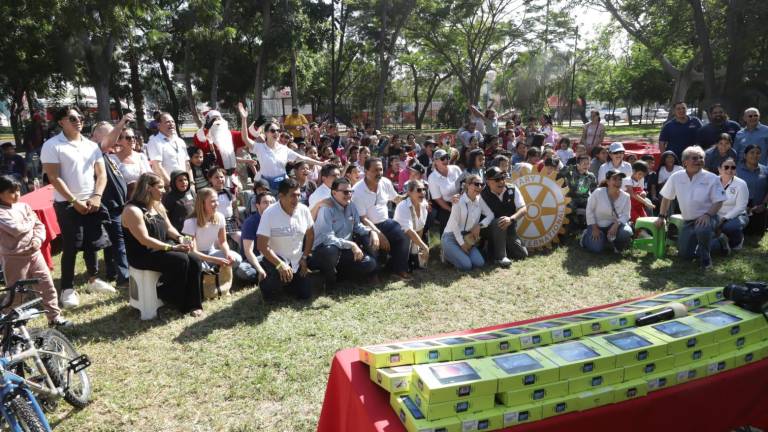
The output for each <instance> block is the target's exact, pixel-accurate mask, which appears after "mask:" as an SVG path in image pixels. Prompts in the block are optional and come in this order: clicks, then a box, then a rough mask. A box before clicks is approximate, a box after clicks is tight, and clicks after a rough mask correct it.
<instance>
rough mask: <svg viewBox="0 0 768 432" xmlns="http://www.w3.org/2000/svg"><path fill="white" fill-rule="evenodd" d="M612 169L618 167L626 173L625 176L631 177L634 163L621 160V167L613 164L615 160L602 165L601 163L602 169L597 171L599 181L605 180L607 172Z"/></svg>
mask: <svg viewBox="0 0 768 432" xmlns="http://www.w3.org/2000/svg"><path fill="white" fill-rule="evenodd" d="M610 169H617V170H619V171H621V172H622V173H624V175H625V176H627V177H629V176H631V175H632V164H631V163H629V162H627V161H621V166H620V167H619V168H616V167H615V166H613V162H611V161H608V162H606V163H604V164H602V165H600V169H599V170H598V171H597V182H598V183H600V182H602V181H603V180H605V173H607V172H608V170H610Z"/></svg>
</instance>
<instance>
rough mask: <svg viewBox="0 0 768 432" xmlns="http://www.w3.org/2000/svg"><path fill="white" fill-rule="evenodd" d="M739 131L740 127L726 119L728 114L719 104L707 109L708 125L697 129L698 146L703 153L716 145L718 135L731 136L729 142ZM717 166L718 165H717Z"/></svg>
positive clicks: (718, 138)
mask: <svg viewBox="0 0 768 432" xmlns="http://www.w3.org/2000/svg"><path fill="white" fill-rule="evenodd" d="M739 129H741V125H739V124H738V123H736V122H735V121H733V120H729V119H728V114H726V113H725V109H723V106H722V105H720V104H719V103H717V104H714V105H712V106H711V107H710V108H709V123H707V124H706V125H705V126H702V128H701V129H699V138H698V141H699V145H700V146H701V148H703V149H704V151H707V150H709V148H710V147H712V146H713V145H715V144H717V142H718V141H719V140H720V135H722V134H724V133H727V134H728V135H730V136H731V142H733V140H734V139H735V138H736V132H738V131H739ZM718 166H719V165H718Z"/></svg>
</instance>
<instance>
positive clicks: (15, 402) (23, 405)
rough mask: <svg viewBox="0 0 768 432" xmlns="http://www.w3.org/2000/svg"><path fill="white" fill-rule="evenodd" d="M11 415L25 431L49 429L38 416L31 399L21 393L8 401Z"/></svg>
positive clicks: (36, 431) (44, 430) (44, 431)
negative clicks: (30, 401)
mask: <svg viewBox="0 0 768 432" xmlns="http://www.w3.org/2000/svg"><path fill="white" fill-rule="evenodd" d="M8 405H9V408H10V410H11V415H13V416H14V417H15V418H16V421H17V422H18V423H19V427H21V430H23V431H25V432H46V431H47V430H48V429H46V428H45V426H43V422H41V421H40V419H39V418H38V417H37V413H36V412H35V410H34V409H33V408H32V405H30V403H29V401H28V400H27V399H25V398H24V397H22V396H21V395H16V396H14V397H13V399H11V400H10V402H9V403H8Z"/></svg>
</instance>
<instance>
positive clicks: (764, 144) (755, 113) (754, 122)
mask: <svg viewBox="0 0 768 432" xmlns="http://www.w3.org/2000/svg"><path fill="white" fill-rule="evenodd" d="M744 124H745V126H744V129H742V130H740V131H739V132H738V133H737V134H736V141H735V142H734V149H735V150H736V153H737V154H738V155H739V161H742V160H743V159H744V149H745V148H746V147H747V146H748V145H749V144H754V145H756V146H758V147H759V148H760V163H761V164H763V165H768V126H766V125H764V124H762V123H760V111H759V110H758V109H757V108H747V109H746V110H744Z"/></svg>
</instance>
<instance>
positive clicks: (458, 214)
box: [445, 193, 493, 246]
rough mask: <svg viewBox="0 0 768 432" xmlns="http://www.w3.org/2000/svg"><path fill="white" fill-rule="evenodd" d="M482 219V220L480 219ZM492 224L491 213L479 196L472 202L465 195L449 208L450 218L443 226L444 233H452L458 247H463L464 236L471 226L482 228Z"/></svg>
mask: <svg viewBox="0 0 768 432" xmlns="http://www.w3.org/2000/svg"><path fill="white" fill-rule="evenodd" d="M482 216H485V217H483V219H482V220H480V218H481V217H482ZM491 222H493V211H491V209H490V208H488V205H487V204H485V201H483V199H482V198H480V195H478V196H477V197H475V200H474V201H472V200H470V199H469V197H468V196H467V194H466V193H463V194H462V195H461V198H460V199H459V202H458V203H457V204H455V205H454V206H453V207H451V216H450V217H448V223H447V224H446V225H445V233H452V234H453V236H454V237H455V238H456V242H457V243H458V244H459V246H462V245H464V234H465V233H466V232H467V231H469V230H471V229H472V227H473V226H475V225H476V224H477V223H480V226H481V227H482V228H485V227H487V226H488V225H490V224H491Z"/></svg>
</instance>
